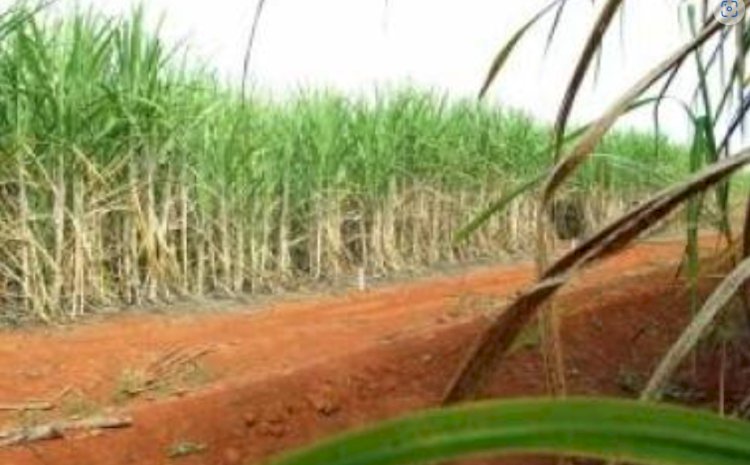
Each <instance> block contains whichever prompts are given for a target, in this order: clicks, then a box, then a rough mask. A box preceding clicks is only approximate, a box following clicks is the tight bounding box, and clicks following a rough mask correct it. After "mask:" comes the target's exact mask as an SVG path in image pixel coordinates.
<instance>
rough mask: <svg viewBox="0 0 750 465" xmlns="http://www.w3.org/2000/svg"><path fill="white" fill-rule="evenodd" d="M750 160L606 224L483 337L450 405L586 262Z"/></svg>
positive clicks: (734, 161)
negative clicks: (542, 305)
mask: <svg viewBox="0 0 750 465" xmlns="http://www.w3.org/2000/svg"><path fill="white" fill-rule="evenodd" d="M748 163H750V149H747V150H744V151H743V152H741V153H739V154H738V155H736V156H734V157H731V158H729V159H727V160H724V161H722V162H719V163H716V164H714V165H712V166H709V167H707V168H706V169H705V170H703V171H701V172H700V173H697V174H696V175H694V176H693V177H692V178H691V179H690V180H688V181H686V182H684V183H682V184H680V185H678V186H676V187H671V188H668V189H666V190H664V191H662V192H660V193H658V194H656V195H655V196H653V197H651V199H649V200H647V201H646V202H644V203H643V204H641V205H639V206H638V207H636V208H635V209H633V210H632V211H630V212H629V213H628V214H626V215H624V216H623V217H621V218H619V219H617V220H615V221H614V222H612V223H611V224H610V225H609V226H606V227H605V228H603V229H602V230H601V231H599V232H598V233H597V234H595V235H594V237H592V238H590V239H589V240H587V241H586V242H584V243H583V244H582V245H580V246H579V247H578V248H576V249H575V250H573V251H571V252H569V253H568V254H566V255H564V256H563V257H562V258H560V259H559V260H558V261H557V262H556V263H554V264H553V265H552V266H551V267H550V268H549V269H547V271H545V272H544V273H543V274H542V278H541V282H539V283H538V284H536V285H535V286H533V287H532V288H531V289H529V290H528V291H526V292H524V293H522V294H521V295H520V296H519V297H518V298H517V299H516V300H515V301H514V302H512V303H511V304H510V305H509V306H508V307H507V308H505V309H504V310H503V311H501V312H499V313H498V314H497V315H496V316H495V319H494V321H493V322H492V323H491V324H490V325H489V326H488V327H487V328H486V329H485V330H484V331H483V332H482V334H481V335H480V336H479V338H478V340H477V343H476V345H475V346H474V348H473V349H472V350H471V352H470V354H469V356H468V357H467V359H466V361H465V362H464V364H463V365H462V366H461V369H460V370H459V371H458V373H457V375H456V376H455V378H454V379H453V380H452V382H451V383H450V385H449V386H448V389H447V390H446V393H445V395H444V397H443V401H444V403H447V404H450V403H455V402H459V401H461V400H464V399H468V398H471V397H473V396H474V395H475V394H476V393H477V392H478V391H479V390H480V389H481V387H482V385H483V383H484V380H485V379H486V377H487V375H488V374H489V373H491V372H493V371H494V370H495V368H496V367H497V365H498V364H499V363H500V362H501V360H502V357H503V355H504V354H505V353H506V351H507V350H508V348H509V347H511V345H512V343H513V341H514V340H515V339H516V337H517V336H518V335H519V334H520V332H521V330H522V329H523V328H524V327H525V326H526V325H527V324H528V323H529V322H530V321H531V320H532V319H533V318H534V317H535V316H536V315H537V313H538V311H539V308H540V306H541V304H543V303H544V302H546V301H547V300H548V299H549V298H550V297H552V296H553V295H555V293H556V292H557V291H558V290H560V288H561V287H562V286H564V285H565V284H566V283H567V282H568V281H569V280H570V278H571V277H572V276H573V274H574V273H575V272H577V271H578V270H580V269H581V268H583V267H584V266H586V265H588V264H590V263H592V262H594V261H596V260H600V259H602V258H604V257H606V256H609V255H611V254H613V253H615V252H617V251H619V250H622V249H623V248H624V247H626V246H627V245H628V244H630V243H631V241H633V240H634V239H635V238H636V237H637V236H638V235H639V234H641V233H643V232H644V231H646V230H648V229H649V228H650V227H651V226H653V225H654V224H656V223H657V222H658V221H660V220H661V219H663V218H664V217H666V216H667V215H668V214H669V213H671V212H672V211H673V210H674V209H675V208H677V206H679V205H680V204H681V203H682V202H684V201H685V200H686V199H688V198H690V197H691V196H693V195H695V194H698V193H701V192H704V191H706V190H707V189H709V188H711V187H712V186H715V185H716V184H717V183H719V182H720V181H722V180H723V179H724V178H726V177H727V176H729V175H730V174H732V173H733V172H735V171H737V170H739V169H740V168H741V167H742V166H744V165H746V164H748Z"/></svg>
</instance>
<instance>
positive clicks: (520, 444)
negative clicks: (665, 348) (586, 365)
mask: <svg viewBox="0 0 750 465" xmlns="http://www.w3.org/2000/svg"><path fill="white" fill-rule="evenodd" d="M521 453H534V454H538V453H542V454H556V455H558V454H560V455H575V456H582V457H591V458H600V459H607V460H618V461H627V462H636V463H642V464H646V465H708V464H710V465H747V464H748V463H750V424H747V423H743V422H739V421H736V420H728V419H723V418H720V417H718V416H716V415H714V414H711V413H708V412H702V411H696V410H688V409H684V408H677V407H671V406H664V405H649V404H641V403H637V402H634V401H626V400H593V399H571V400H565V401H554V400H512V401H500V402H486V403H478V404H472V405H467V406H463V407H458V408H451V409H445V410H434V411H428V412H424V413H417V414H413V415H410V416H407V417H404V418H401V419H397V420H392V421H388V422H385V423H381V424H379V425H376V426H373V427H371V428H369V429H366V430H364V431H359V432H354V433H348V434H344V435H342V436H339V437H336V438H334V439H330V440H327V441H324V442H320V443H318V444H315V445H313V446H312V447H309V448H307V449H304V450H300V451H297V452H292V453H290V454H288V455H286V456H284V457H282V458H280V459H278V460H276V461H274V462H272V463H273V465H318V464H320V465H355V464H356V465H375V464H377V465H396V464H416V463H425V462H434V461H439V460H447V459H452V458H456V457H463V456H469V455H476V454H483V455H486V454H506V455H507V454H521Z"/></svg>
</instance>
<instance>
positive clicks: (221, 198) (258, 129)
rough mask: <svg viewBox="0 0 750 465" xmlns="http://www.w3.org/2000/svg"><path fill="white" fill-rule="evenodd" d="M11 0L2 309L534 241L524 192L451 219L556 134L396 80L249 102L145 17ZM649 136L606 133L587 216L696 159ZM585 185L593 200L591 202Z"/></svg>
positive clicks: (157, 293) (376, 269)
mask: <svg viewBox="0 0 750 465" xmlns="http://www.w3.org/2000/svg"><path fill="white" fill-rule="evenodd" d="M45 18H46V17H45V16H44V15H42V14H40V13H38V12H32V11H30V10H28V9H26V8H23V7H19V8H17V9H14V10H10V11H9V12H7V13H6V14H5V16H4V17H3V19H2V21H4V22H3V24H2V28H1V30H2V31H3V32H4V34H5V35H4V37H3V39H2V41H1V42H0V157H2V163H0V200H1V202H0V308H2V309H3V310H2V311H0V313H2V317H3V318H2V319H4V320H17V319H19V318H26V317H33V318H42V319H50V318H58V317H62V316H66V317H68V316H75V315H79V314H81V313H83V312H85V311H87V309H92V308H98V307H102V306H112V305H115V306H120V305H122V304H126V303H135V304H138V303H143V302H155V301H164V300H170V299H172V298H174V297H176V296H185V295H206V294H208V293H220V294H224V295H231V294H234V293H242V292H248V291H256V290H262V289H269V288H276V287H278V286H284V285H288V284H292V283H295V282H297V281H298V280H299V279H300V278H309V279H322V278H337V277H340V276H346V275H347V274H348V273H350V272H351V271H352V270H353V269H354V268H359V267H362V268H363V269H365V270H366V273H367V274H368V275H371V274H381V273H385V272H387V271H389V270H394V269H403V268H412V267H415V266H424V265H429V264H432V263H436V262H439V261H454V260H467V259H472V258H477V257H498V256H502V255H503V254H507V253H509V252H513V251H522V250H526V249H527V248H528V247H529V245H530V244H529V239H528V238H529V237H530V234H529V232H530V230H531V229H530V228H531V227H532V226H531V218H532V217H533V215H534V208H535V207H534V205H533V204H532V203H531V202H528V201H523V200H521V201H519V202H516V203H515V204H514V206H513V208H512V216H501V217H498V218H496V219H494V220H493V221H492V222H490V224H488V225H487V226H486V227H485V228H484V229H483V230H482V231H481V232H480V233H479V234H477V235H475V236H473V237H472V238H471V240H469V241H467V242H466V243H463V244H461V245H460V246H455V245H453V244H451V237H452V236H453V234H454V233H455V231H456V230H457V229H458V228H459V227H460V226H461V225H462V224H465V223H466V222H467V221H468V220H469V219H470V218H471V216H472V215H473V214H474V212H476V211H477V209H478V208H481V207H482V206H484V205H487V204H488V203H489V202H490V201H492V200H493V199H495V198H497V197H498V196H499V195H501V194H502V193H503V192H507V191H508V190H510V189H512V188H513V187H515V186H517V185H518V184H519V183H520V182H522V181H523V180H524V179H527V178H529V177H531V176H534V175H536V174H537V173H538V172H539V171H540V170H542V169H544V167H546V166H547V165H548V163H549V157H550V153H549V150H548V129H547V128H545V127H542V126H541V125H539V124H537V123H535V122H533V121H531V120H530V119H529V118H527V117H524V116H522V115H520V114H518V113H515V112H512V111H507V110H503V109H500V108H497V107H495V106H492V105H489V104H480V103H476V102H474V101H469V100H462V101H455V100H448V99H447V98H443V97H441V96H439V95H435V94H429V93H424V92H418V91H415V90H408V89H405V90H401V91H396V92H386V93H383V94H380V95H379V96H377V97H373V98H364V97H363V98H345V97H344V96H341V95H337V94H335V93H333V92H324V91H319V92H303V93H301V94H300V95H298V96H296V97H293V98H288V99H286V100H283V101H273V100H271V99H266V98H263V97H262V96H259V95H256V96H254V97H253V98H252V99H250V100H249V101H243V100H242V99H241V98H240V97H239V95H238V93H237V92H236V91H235V90H234V89H233V88H232V87H231V86H226V85H223V84H221V83H220V82H218V81H217V80H216V79H214V78H213V77H212V76H211V74H210V73H209V72H206V71H205V70H202V69H200V68H198V67H195V66H185V63H187V62H189V59H182V58H181V57H182V56H183V54H182V51H180V50H173V49H170V48H169V47H167V46H166V45H165V44H164V43H163V42H162V41H160V40H159V38H158V36H157V35H155V34H154V33H152V32H151V31H147V30H145V26H144V20H143V15H142V13H141V12H136V13H134V14H133V16H132V17H130V18H127V19H109V18H104V17H100V16H97V15H96V14H93V13H91V14H77V15H71V16H69V17H67V18H65V19H63V20H56V21H52V20H50V19H45ZM659 145H660V150H659V151H658V152H657V151H655V150H654V147H655V144H654V140H653V138H652V137H650V136H649V135H639V134H635V133H623V134H616V135H613V136H611V137H610V138H608V139H607V140H606V142H604V143H603V144H602V145H601V147H600V150H599V151H598V152H599V153H600V156H599V157H597V158H596V161H595V163H592V164H591V165H590V169H589V170H586V171H585V172H583V173H582V174H581V176H579V181H580V183H579V184H580V186H581V188H583V189H586V190H588V191H591V192H594V191H596V192H597V193H598V194H599V195H597V196H596V198H595V202H593V203H592V205H591V208H592V211H593V212H594V213H595V214H594V215H593V216H595V217H597V218H600V217H603V216H606V215H610V214H612V213H613V212H617V211H619V210H621V209H622V207H623V205H626V204H627V202H628V201H629V199H632V198H634V197H636V196H638V195H640V194H641V193H643V192H646V191H650V190H653V188H654V187H655V186H658V185H660V184H662V183H663V182H664V181H665V180H668V179H671V178H673V177H675V176H676V175H677V174H678V173H682V172H684V171H685V170H686V167H684V166H682V165H683V163H684V162H683V159H682V158H681V155H682V150H681V149H679V148H677V147H675V146H673V145H671V144H669V143H667V142H666V141H661V143H660V144H659ZM592 198H593V197H592Z"/></svg>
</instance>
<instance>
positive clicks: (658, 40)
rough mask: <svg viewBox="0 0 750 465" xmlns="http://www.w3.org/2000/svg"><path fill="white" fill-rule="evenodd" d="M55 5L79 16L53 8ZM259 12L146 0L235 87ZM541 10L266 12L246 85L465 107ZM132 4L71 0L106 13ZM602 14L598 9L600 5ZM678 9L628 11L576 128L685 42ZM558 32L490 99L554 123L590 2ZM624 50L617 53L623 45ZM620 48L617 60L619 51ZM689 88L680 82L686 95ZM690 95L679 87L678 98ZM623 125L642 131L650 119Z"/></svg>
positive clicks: (529, 47)
mask: <svg viewBox="0 0 750 465" xmlns="http://www.w3.org/2000/svg"><path fill="white" fill-rule="evenodd" d="M59 1H60V5H61V6H62V7H64V6H65V5H70V6H71V7H72V6H73V5H74V4H75V3H74V1H73V0H59ZM256 2H257V0H211V1H205V0H193V1H189V0H147V1H145V6H146V7H147V10H148V12H149V13H150V14H151V15H152V17H156V16H158V15H159V14H161V13H164V14H165V15H166V20H165V21H166V22H165V25H164V28H163V34H164V35H165V36H166V37H168V38H169V39H170V40H178V39H182V40H186V41H187V42H188V43H189V44H190V46H191V47H192V48H193V49H194V50H195V53H196V55H197V56H200V57H202V58H203V59H205V60H207V61H208V62H209V63H210V64H211V65H212V66H215V67H216V68H217V69H219V70H220V73H221V75H223V76H225V77H227V78H228V79H231V78H234V79H237V78H238V77H239V76H240V75H241V70H242V57H243V53H244V48H245V43H246V41H247V35H248V32H249V30H250V25H251V23H252V16H253V12H254V10H255V7H256ZM547 2H548V0H388V1H387V2H386V1H385V0H267V2H266V10H265V13H264V15H263V18H262V22H261V24H260V29H259V32H258V38H257V41H256V48H255V51H254V59H253V63H252V70H251V78H252V83H253V85H254V86H256V87H258V88H261V89H265V90H268V91H272V92H273V93H274V94H276V95H278V94H280V95H284V94H286V93H288V92H293V91H294V90H296V89H298V88H299V87H300V86H327V87H331V88H335V89H339V90H341V91H344V92H347V93H353V94H356V93H361V92H364V93H367V92H371V91H372V90H373V89H374V88H375V87H376V86H380V87H382V86H388V85H398V84H403V83H410V84H412V85H416V86H420V87H427V88H431V89H437V90H440V91H445V92H448V93H450V94H451V95H454V96H472V95H474V94H475V93H476V91H477V90H478V88H479V86H480V84H481V81H482V79H483V77H484V74H485V72H486V70H487V68H488V66H489V64H490V62H491V60H492V58H493V56H494V54H495V53H496V52H497V50H498V49H499V47H500V46H501V45H502V44H503V43H504V42H505V41H506V40H507V39H508V38H509V37H510V36H511V34H512V33H513V32H514V31H515V30H516V29H517V28H518V27H519V26H520V25H522V24H523V23H524V22H525V21H526V20H527V19H528V18H530V17H531V16H532V15H533V13H534V12H535V11H537V10H538V9H539V8H540V7H541V6H543V5H544V4H546V3H547ZM134 3H135V2H133V1H131V0H78V4H81V5H84V6H85V5H89V4H92V5H94V6H95V7H96V8H97V9H100V10H102V11H104V12H107V13H122V12H127V11H128V10H129V9H130V8H131V7H132V5H133V4H134ZM601 3H603V2H596V4H597V5H600V4H601ZM678 3H679V2H678V0H628V1H627V2H625V4H626V6H625V21H624V30H620V27H619V26H618V27H616V28H614V29H613V30H612V31H611V33H610V35H609V36H608V38H607V42H606V45H605V47H606V52H607V53H605V54H604V59H603V62H602V67H601V70H602V72H601V74H600V75H599V78H598V80H597V81H596V83H594V82H593V80H592V81H591V82H589V83H588V84H587V85H586V86H585V88H584V91H583V93H582V95H581V99H580V100H579V103H578V106H577V109H576V111H575V113H574V119H576V120H578V121H584V120H588V119H589V118H590V117H592V116H593V115H594V114H595V113H596V112H597V111H600V110H602V109H603V108H604V107H605V106H606V105H607V104H608V103H611V102H612V101H613V99H614V98H615V97H616V95H617V94H618V93H619V92H622V91H623V90H624V89H626V87H627V86H628V85H630V84H632V83H633V82H634V80H635V79H637V78H638V77H640V76H641V75H642V74H643V73H644V72H645V71H646V70H647V69H648V68H649V66H652V65H653V63H655V60H658V59H660V58H662V57H664V56H665V55H666V54H667V53H669V52H670V51H672V50H674V49H675V48H676V47H677V46H679V45H680V44H681V43H682V42H683V40H685V39H686V37H687V35H686V34H687V33H686V31H681V30H680V28H679V26H678V24H677V22H676V21H675V18H676V15H677V5H678ZM569 4H570V8H569V9H568V10H567V11H566V13H565V16H564V18H563V26H564V32H562V33H561V35H560V36H559V37H558V39H559V40H557V41H556V42H555V43H554V45H553V47H552V48H551V50H550V51H549V53H548V54H547V55H546V56H545V55H544V43H545V39H546V34H547V30H548V27H549V23H550V22H551V16H550V18H549V19H548V21H547V22H546V23H544V24H541V27H538V28H537V29H536V30H535V31H534V33H533V34H530V35H529V36H527V40H526V41H525V42H524V46H523V47H522V48H520V49H519V50H518V52H519V53H517V54H516V55H515V56H514V57H513V59H512V60H511V61H510V62H509V64H508V66H507V67H506V69H505V71H504V73H503V74H502V76H501V78H500V80H499V81H498V82H497V84H496V85H495V86H494V87H493V89H492V92H491V95H490V98H492V99H493V100H497V101H499V102H501V103H504V104H506V105H511V106H513V107H516V108H520V109H523V110H524V111H526V112H528V113H530V114H532V115H534V116H536V117H539V118H542V119H544V120H548V121H549V120H551V119H552V118H554V115H555V110H556V108H557V106H558V104H559V102H560V99H561V95H562V92H563V90H564V88H565V84H566V83H567V81H568V79H569V76H570V73H571V71H572V68H573V66H574V64H575V58H576V53H577V51H578V50H579V49H580V47H581V44H582V41H583V40H584V39H585V37H586V35H587V33H588V31H589V30H590V26H591V21H592V18H593V15H592V14H591V13H592V8H593V7H592V2H591V0H571V1H570V2H569ZM621 40H622V42H621ZM621 44H624V49H623V48H622V47H621ZM685 84H687V82H686V83H685ZM683 88H684V89H687V87H684V86H683ZM667 114H668V115H669V118H667V119H666V120H665V126H666V129H668V130H669V131H670V132H671V133H672V134H673V136H675V137H678V138H682V137H684V136H685V134H686V124H685V123H684V120H683V118H682V117H681V116H680V113H679V112H677V111H676V110H671V112H670V111H668V112H667ZM628 124H634V125H636V126H641V127H650V124H651V114H650V111H644V112H641V114H640V115H637V116H636V117H634V118H630V119H629V120H628Z"/></svg>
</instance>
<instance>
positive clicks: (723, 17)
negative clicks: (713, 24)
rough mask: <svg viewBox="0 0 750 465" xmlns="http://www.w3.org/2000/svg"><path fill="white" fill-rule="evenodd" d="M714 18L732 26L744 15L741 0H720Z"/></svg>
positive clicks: (743, 4)
mask: <svg viewBox="0 0 750 465" xmlns="http://www.w3.org/2000/svg"><path fill="white" fill-rule="evenodd" d="M715 16H716V20H717V21H718V22H720V23H721V24H726V25H727V26H734V25H735V24H737V23H739V22H740V21H742V19H743V18H744V17H745V2H744V1H743V0H722V1H721V2H720V3H719V5H717V9H716V13H715Z"/></svg>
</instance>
